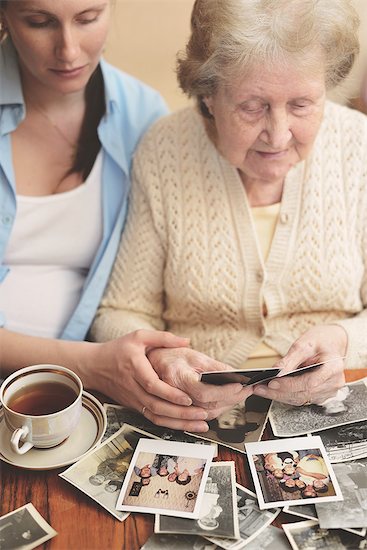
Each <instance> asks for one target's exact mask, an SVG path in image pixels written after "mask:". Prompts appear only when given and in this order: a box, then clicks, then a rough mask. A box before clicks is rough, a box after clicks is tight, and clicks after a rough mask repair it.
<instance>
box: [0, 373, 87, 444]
mask: <svg viewBox="0 0 367 550" xmlns="http://www.w3.org/2000/svg"><path fill="white" fill-rule="evenodd" d="M82 394H83V384H82V381H81V380H80V378H79V377H78V376H77V375H76V374H75V373H74V372H72V371H71V370H69V369H67V368H65V367H61V366H59V365H32V366H30V367H25V368H23V369H20V370H18V371H16V372H14V373H13V374H11V375H10V376H9V377H8V378H6V379H5V380H4V382H3V384H2V386H1V388H0V402H1V404H2V406H3V412H4V418H5V422H6V425H7V427H8V428H9V430H10V432H11V435H10V445H11V448H12V449H13V451H14V452H15V453H17V454H24V453H26V452H27V451H29V450H30V449H32V447H37V448H40V449H48V448H50V447H55V446H56V445H59V444H60V443H62V441H64V440H65V439H67V438H68V437H69V435H70V434H71V433H72V431H73V430H74V429H75V428H76V426H77V425H78V422H79V419H80V415H81V412H82Z"/></svg>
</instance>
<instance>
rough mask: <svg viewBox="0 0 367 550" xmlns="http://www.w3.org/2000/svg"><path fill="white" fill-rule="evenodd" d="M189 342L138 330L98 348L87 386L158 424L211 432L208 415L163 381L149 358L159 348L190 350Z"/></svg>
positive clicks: (181, 392) (179, 391)
mask: <svg viewBox="0 0 367 550" xmlns="http://www.w3.org/2000/svg"><path fill="white" fill-rule="evenodd" d="M188 343H189V342H188V340H187V339H186V338H180V337H177V336H174V335H173V334H170V333H168V332H160V331H148V330H138V331H135V332H132V333H130V334H127V335H125V336H123V337H121V338H118V339H116V340H111V341H109V342H105V343H103V344H94V346H96V348H95V351H94V356H93V358H92V360H91V362H90V371H89V372H86V371H84V376H83V378H84V380H85V385H86V386H87V387H89V388H93V389H96V390H98V391H100V392H102V393H104V394H106V395H108V396H109V397H111V398H112V399H113V400H114V401H116V402H117V403H120V404H121V405H124V406H126V407H129V408H131V409H135V410H137V411H138V412H140V413H143V414H144V415H145V416H146V417H147V418H148V419H150V420H152V422H154V423H155V424H158V425H160V426H166V427H168V428H172V429H177V430H190V431H197V432H202V431H206V430H207V429H208V425H207V423H206V422H205V420H206V419H207V418H208V413H207V411H206V410H205V409H204V408H203V407H200V406H195V405H193V402H192V399H191V398H190V396H189V395H188V394H187V393H186V392H185V389H179V388H178V387H174V386H173V385H170V384H169V382H168V381H165V380H162V379H160V377H159V375H158V374H157V372H156V371H155V370H154V369H153V368H152V365H151V364H150V362H149V360H148V358H147V354H148V353H149V352H151V353H152V351H151V350H153V349H154V348H156V347H159V348H160V349H161V348H162V347H167V348H168V347H174V348H176V350H177V348H178V347H179V346H187V345H188Z"/></svg>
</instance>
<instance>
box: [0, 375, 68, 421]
mask: <svg viewBox="0 0 367 550" xmlns="http://www.w3.org/2000/svg"><path fill="white" fill-rule="evenodd" d="M77 396H78V395H77V393H76V392H75V390H74V389H73V388H70V386H67V385H66V384H62V383H61V382H38V383H36V384H30V385H29V386H26V387H23V388H21V389H19V390H18V391H17V392H15V393H14V395H12V397H11V398H10V399H9V402H8V407H9V409H12V410H13V411H15V412H18V413H22V414H28V415H31V416H40V415H42V414H52V413H55V412H58V411H61V410H63V409H66V407H68V406H69V405H71V404H72V403H74V401H75V400H76V398H77Z"/></svg>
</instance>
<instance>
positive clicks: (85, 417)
mask: <svg viewBox="0 0 367 550" xmlns="http://www.w3.org/2000/svg"><path fill="white" fill-rule="evenodd" d="M82 404H83V407H82V413H81V416H80V421H79V424H78V425H77V427H76V428H75V430H74V431H73V433H72V434H71V435H70V436H69V437H68V438H67V439H66V440H65V441H63V442H62V443H60V445H57V446H56V447H52V448H51V449H36V448H35V447H33V448H32V449H31V450H30V451H28V452H27V453H25V454H24V455H18V454H17V453H15V452H14V451H13V450H12V448H11V447H10V430H9V429H8V427H7V426H6V424H5V419H4V413H3V410H2V409H1V408H0V449H1V452H0V460H3V461H4V462H7V463H8V464H12V465H13V466H18V467H19V468H26V469H28V470H52V469H54V468H61V467H62V466H68V465H69V464H72V463H73V462H76V461H77V460H79V459H80V458H81V457H82V456H83V455H85V454H86V453H87V452H88V451H90V450H91V449H93V447H95V446H96V445H97V444H98V443H100V441H101V439H102V437H103V434H104V433H105V431H106V426H107V416H106V411H105V410H104V408H103V406H102V404H101V403H100V402H99V401H98V399H96V398H95V397H94V396H93V395H91V394H90V393H87V392H85V391H83V397H82Z"/></svg>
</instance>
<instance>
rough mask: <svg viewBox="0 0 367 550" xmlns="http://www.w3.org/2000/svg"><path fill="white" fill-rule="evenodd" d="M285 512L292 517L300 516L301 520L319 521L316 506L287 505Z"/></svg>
mask: <svg viewBox="0 0 367 550" xmlns="http://www.w3.org/2000/svg"><path fill="white" fill-rule="evenodd" d="M328 506H329V505H328ZM283 512H286V513H287V514H291V515H292V516H298V517H300V518H305V519H315V520H317V512H316V506H315V504H300V505H299V506H292V505H289V506H288V505H287V506H284V508H283Z"/></svg>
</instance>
